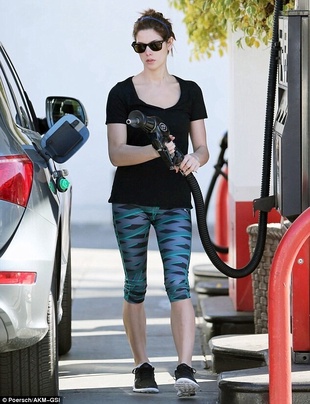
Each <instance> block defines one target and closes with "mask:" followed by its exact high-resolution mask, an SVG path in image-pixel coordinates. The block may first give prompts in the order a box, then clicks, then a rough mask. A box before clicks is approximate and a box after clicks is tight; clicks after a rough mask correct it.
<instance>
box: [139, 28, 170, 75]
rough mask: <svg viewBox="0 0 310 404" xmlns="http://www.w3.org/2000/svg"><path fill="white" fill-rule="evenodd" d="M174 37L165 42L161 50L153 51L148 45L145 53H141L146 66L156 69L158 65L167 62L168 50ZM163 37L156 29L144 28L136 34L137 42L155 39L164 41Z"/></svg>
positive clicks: (144, 42) (147, 41) (148, 41)
mask: <svg viewBox="0 0 310 404" xmlns="http://www.w3.org/2000/svg"><path fill="white" fill-rule="evenodd" d="M171 39H172V38H170V39H169V40H168V42H167V41H165V42H163V44H162V48H161V50H159V51H152V50H151V49H150V48H149V47H148V46H147V47H146V49H145V51H144V52H143V53H139V56H140V59H141V61H142V63H143V65H144V67H145V68H147V69H150V70H156V69H157V68H158V67H160V66H162V65H163V64H166V60H167V55H168V51H170V50H171V47H172V40H171ZM162 40H163V38H162V37H161V36H160V35H159V33H158V32H157V31H155V30H154V29H144V30H141V31H138V33H137V35H136V42H138V43H143V44H148V43H150V42H153V41H162Z"/></svg>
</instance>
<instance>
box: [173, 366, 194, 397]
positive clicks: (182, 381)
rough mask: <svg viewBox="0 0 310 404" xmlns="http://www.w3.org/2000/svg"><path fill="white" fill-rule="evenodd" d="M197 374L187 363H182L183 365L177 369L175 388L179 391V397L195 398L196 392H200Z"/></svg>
mask: <svg viewBox="0 0 310 404" xmlns="http://www.w3.org/2000/svg"><path fill="white" fill-rule="evenodd" d="M195 373H196V370H195V369H193V368H191V367H190V366H188V365H186V364H185V363H181V365H179V366H178V367H177V368H176V370H175V372H174V375H175V384H174V388H175V389H176V390H177V396H178V397H189V396H194V395H195V394H196V391H198V390H199V384H198V383H197V381H196V380H195V378H194V374H195Z"/></svg>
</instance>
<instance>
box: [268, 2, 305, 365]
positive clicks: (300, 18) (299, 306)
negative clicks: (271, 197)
mask: <svg viewBox="0 0 310 404" xmlns="http://www.w3.org/2000/svg"><path fill="white" fill-rule="evenodd" d="M309 10H310V0H301V1H296V2H295V9H294V10H292V11H289V12H287V13H286V14H282V15H281V16H280V19H279V45H280V52H279V59H278V61H279V69H278V110H277V113H276V117H275V124H274V187H275V190H274V191H275V205H276V208H277V209H278V210H279V212H280V213H281V215H282V216H283V217H284V218H287V219H288V222H292V221H294V220H295V219H296V218H297V217H298V216H299V215H300V214H301V213H302V212H303V211H304V210H305V209H306V208H308V207H309V206H310V190H309V179H310V157H309V142H310V118H309V113H310V112H309V106H310V98H309V97H310V91H309V90H310V71H309V60H310V49H309V45H310V11H309ZM309 251H310V242H309V240H308V241H306V243H305V244H304V245H303V247H302V248H301V251H300V252H299V256H298V259H297V260H296V263H295V265H294V267H293V273H292V336H293V340H292V346H293V352H294V361H295V363H310V305H309V301H310V297H309V295H310V276H309V266H310V257H309V255H310V254H309Z"/></svg>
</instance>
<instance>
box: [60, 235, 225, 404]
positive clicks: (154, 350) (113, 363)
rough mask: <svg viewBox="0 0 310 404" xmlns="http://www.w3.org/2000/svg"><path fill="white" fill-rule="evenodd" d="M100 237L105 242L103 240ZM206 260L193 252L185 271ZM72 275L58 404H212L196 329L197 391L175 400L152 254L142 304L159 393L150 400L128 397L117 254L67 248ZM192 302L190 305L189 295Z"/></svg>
mask: <svg viewBox="0 0 310 404" xmlns="http://www.w3.org/2000/svg"><path fill="white" fill-rule="evenodd" d="M106 236H107V239H108V234H107V235H106ZM103 237H105V235H103ZM207 260H208V258H207V256H206V254H205V253H202V252H194V253H193V255H192V261H191V267H193V266H194V265H199V264H204V263H206V261H207ZM72 272H73V298H74V300H73V324H72V325H73V345H72V349H71V351H70V352H69V353H68V354H67V355H65V356H63V357H61V358H60V359H61V360H60V365H59V374H60V395H61V396H62V397H63V398H64V404H71V403H72V404H73V403H74V404H81V403H83V404H84V403H94V404H95V403H105V402H107V403H124V402H126V403H128V404H130V403H146V402H148V403H156V402H158V403H159V402H164V403H168V404H170V403H177V402H178V403H180V400H182V401H186V402H188V401H191V402H192V403H196V404H198V403H199V404H202V403H204V404H215V403H217V398H218V389H217V381H216V379H217V375H214V374H212V372H211V371H210V370H209V369H205V365H206V362H205V357H204V356H203V355H202V349H201V343H200V336H199V328H198V327H197V338H196V345H195V352H194V360H193V367H195V368H196V370H197V374H196V376H197V380H198V382H199V384H200V387H201V391H200V392H199V393H198V394H197V395H196V396H195V397H191V398H182V399H179V398H177V396H176V391H175V390H174V387H173V385H174V379H173V372H174V369H175V366H176V360H177V358H176V352H175V348H174V344H173V340H172V336H171V332H170V324H169V315H170V304H169V302H168V299H167V297H166V293H165V291H164V287H163V275H162V265H161V261H160V256H159V253H158V252H157V251H155V250H154V251H153V250H152V251H149V258H148V284H149V287H148V293H147V298H146V312H147V317H148V323H147V326H148V351H149V355H150V359H151V361H152V363H153V365H154V366H155V368H156V381H157V383H158V385H159V389H160V393H159V394H155V395H149V394H137V393H133V392H132V384H133V379H134V375H133V374H132V373H131V371H132V368H133V361H132V355H131V351H130V349H129V346H128V343H127V339H126V335H125V332H124V327H123V324H122V300H123V297H122V286H123V271H122V266H121V260H120V256H119V252H118V250H116V249H102V248H87V249H85V248H73V250H72ZM191 282H193V276H192V277H191ZM193 300H194V302H195V295H194V296H193ZM207 359H210V358H207Z"/></svg>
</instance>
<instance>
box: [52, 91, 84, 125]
mask: <svg viewBox="0 0 310 404" xmlns="http://www.w3.org/2000/svg"><path fill="white" fill-rule="evenodd" d="M45 110H46V120H47V125H48V127H49V128H51V127H52V126H53V125H55V123H56V122H57V121H58V120H59V119H60V118H62V117H63V116H65V115H67V114H71V115H74V116H76V117H77V118H78V119H79V120H80V121H81V122H83V124H84V125H85V126H87V124H88V119H87V114H86V110H85V108H84V106H83V104H82V103H81V102H80V101H79V100H77V99H76V98H70V97H54V96H53V97H47V98H46V102H45Z"/></svg>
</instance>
